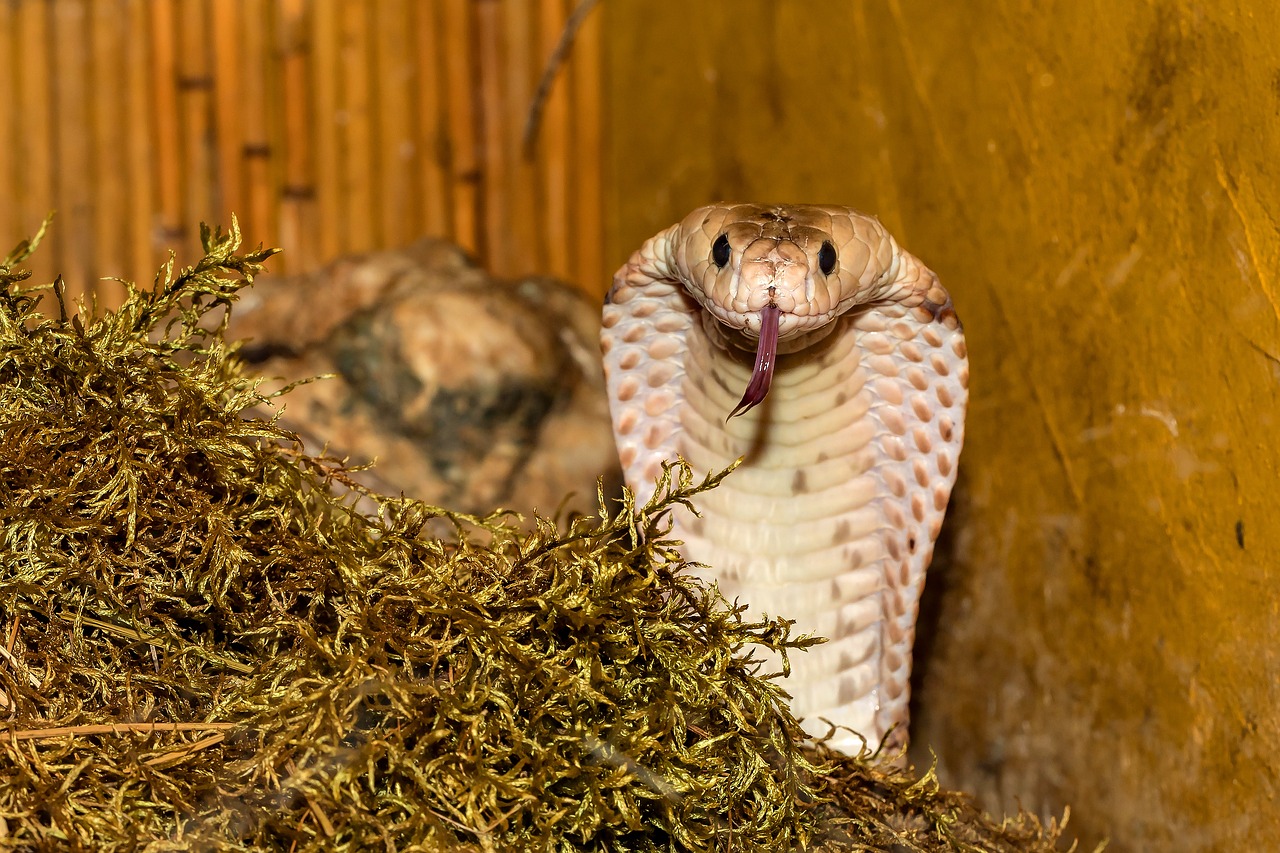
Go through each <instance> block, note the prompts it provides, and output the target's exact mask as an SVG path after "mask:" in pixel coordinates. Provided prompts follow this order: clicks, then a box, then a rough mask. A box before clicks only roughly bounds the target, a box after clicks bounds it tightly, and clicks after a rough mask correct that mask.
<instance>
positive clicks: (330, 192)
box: [311, 0, 432, 260]
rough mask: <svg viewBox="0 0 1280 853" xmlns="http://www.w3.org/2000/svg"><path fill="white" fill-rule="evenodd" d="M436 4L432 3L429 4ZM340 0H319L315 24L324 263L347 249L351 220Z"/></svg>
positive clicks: (314, 127)
mask: <svg viewBox="0 0 1280 853" xmlns="http://www.w3.org/2000/svg"><path fill="white" fill-rule="evenodd" d="M426 5H428V6H430V5H432V4H430V3H428V4H426ZM338 8H339V2H338V0H316V2H315V3H314V8H313V13H312V21H311V54H312V57H313V58H314V62H313V63H312V65H311V96H312V103H313V104H314V107H313V111H312V124H311V136H312V139H313V141H314V143H315V170H316V204H317V207H318V208H319V210H318V215H319V218H320V222H319V226H318V228H317V231H318V235H319V246H318V248H317V252H318V254H319V256H320V258H321V259H322V260H328V259H330V258H334V257H337V256H338V255H339V254H341V253H342V252H343V251H345V250H346V248H347V244H346V233H347V217H348V214H349V211H348V210H347V208H346V205H344V204H343V203H342V196H341V193H340V186H341V180H342V160H341V146H340V145H339V139H338V133H339V129H340V122H341V119H340V109H341V108H340V106H339V103H338V78H339V77H341V75H342V67H341V65H340V63H339V60H338V57H339V52H338V41H339V35H338Z"/></svg>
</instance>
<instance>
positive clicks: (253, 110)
mask: <svg viewBox="0 0 1280 853" xmlns="http://www.w3.org/2000/svg"><path fill="white" fill-rule="evenodd" d="M245 10H246V14H245V16H244V28H243V30H241V39H242V40H243V41H242V44H243V46H244V52H243V54H242V55H243V57H244V60H243V67H244V70H245V73H244V76H243V78H242V79H243V81H244V90H243V92H242V93H241V105H242V106H241V109H242V110H243V113H244V127H245V141H244V148H243V149H242V155H241V156H242V157H243V162H244V165H243V171H244V178H245V189H244V195H245V202H246V206H247V216H246V217H245V220H246V221H245V222H243V223H241V230H242V231H244V232H245V233H247V234H257V235H261V236H260V238H259V239H261V240H262V241H264V242H266V243H270V244H272V245H275V244H276V243H278V241H279V239H280V238H279V235H280V226H279V221H278V213H279V207H278V205H277V203H276V201H277V196H276V192H275V180H274V178H275V171H276V169H275V166H276V159H277V157H278V156H279V154H278V152H277V151H276V150H275V149H274V148H273V147H272V145H271V141H272V140H271V124H272V119H273V116H272V115H271V109H270V98H269V95H268V91H267V89H268V86H269V85H270V77H269V74H270V71H271V58H270V54H271V50H272V45H273V44H274V43H275V39H274V38H273V28H272V26H271V25H272V21H271V18H270V15H269V11H270V10H269V9H267V8H264V6H263V5H262V4H259V3H253V2H250V3H246V6H245Z"/></svg>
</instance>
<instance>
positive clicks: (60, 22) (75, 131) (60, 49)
mask: <svg viewBox="0 0 1280 853" xmlns="http://www.w3.org/2000/svg"><path fill="white" fill-rule="evenodd" d="M51 8H52V10H53V44H54V51H55V54H56V56H57V57H58V67H59V72H58V73H57V74H55V75H53V78H52V79H53V131H54V156H55V157H56V158H57V162H58V168H57V170H56V171H55V173H54V192H55V196H54V198H55V199H56V203H57V207H58V210H59V211H60V215H61V217H62V222H61V227H60V229H59V230H60V234H59V239H60V243H59V248H60V249H61V252H62V269H61V270H59V271H60V272H61V273H63V274H64V275H65V276H66V278H67V293H68V294H69V295H71V296H80V295H83V294H85V293H87V292H89V291H91V290H92V285H91V283H90V281H89V267H90V263H89V258H90V257H91V256H92V254H93V251H94V245H93V230H94V229H93V221H92V219H91V210H90V199H89V193H88V190H89V186H90V183H89V176H90V168H89V167H90V160H89V134H88V129H89V104H88V97H87V95H88V93H87V91H86V87H87V84H88V77H89V74H88V62H87V59H88V56H89V45H88V21H87V20H86V19H87V10H86V9H85V0H56V2H54V3H52V4H51ZM72 234H75V235H80V239H78V240H71V239H68V238H69V236H70V235H72Z"/></svg>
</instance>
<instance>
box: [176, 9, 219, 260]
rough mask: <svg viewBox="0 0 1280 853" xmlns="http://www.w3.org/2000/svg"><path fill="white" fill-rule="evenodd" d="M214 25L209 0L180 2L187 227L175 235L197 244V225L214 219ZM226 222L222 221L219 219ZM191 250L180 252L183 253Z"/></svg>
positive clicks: (180, 88) (184, 213) (184, 242)
mask: <svg viewBox="0 0 1280 853" xmlns="http://www.w3.org/2000/svg"><path fill="white" fill-rule="evenodd" d="M211 26H212V21H211V15H210V9H209V0H182V3H181V5H180V6H179V7H178V39H177V41H178V56H177V69H178V80H177V84H178V109H179V110H180V111H181V118H180V121H181V130H180V139H181V151H182V174H183V197H182V207H181V209H182V223H183V233H182V234H181V235H180V236H178V237H177V238H176V240H175V242H176V243H178V244H179V245H180V246H182V247H183V248H184V249H186V250H190V249H191V248H193V247H194V245H195V243H194V237H195V233H196V231H195V229H196V226H197V225H198V224H199V223H201V222H208V223H211V224H212V223H214V221H215V220H216V219H217V210H215V208H214V203H213V196H214V187H215V186H216V185H217V167H216V159H215V156H214V152H213V144H214V141H213V133H214V129H213V126H212V124H211V121H210V119H211V118H212V113H213V110H212V106H213V102H212V99H213V68H212V64H211V57H210V55H209V48H208V42H209V31H210V28H211ZM218 224H221V223H218ZM185 254H186V252H185V251H184V252H181V253H180V256H184V255H185Z"/></svg>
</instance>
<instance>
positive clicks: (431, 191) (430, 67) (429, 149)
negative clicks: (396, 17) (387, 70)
mask: <svg viewBox="0 0 1280 853" xmlns="http://www.w3.org/2000/svg"><path fill="white" fill-rule="evenodd" d="M410 8H411V18H410V20H411V22H412V26H413V31H414V38H415V50H414V53H415V54H417V62H416V66H415V68H416V73H417V77H416V85H415V91H416V94H417V109H416V110H415V115H414V118H415V124H414V127H415V133H416V136H417V139H418V144H419V146H420V147H421V149H422V157H421V159H420V161H419V164H418V166H419V176H418V181H417V184H416V186H417V191H418V195H419V197H420V198H421V199H422V231H423V233H425V234H432V235H435V236H438V237H446V236H448V235H449V234H451V233H452V231H453V228H452V225H451V214H452V208H453V195H452V192H451V188H450V185H449V156H448V151H447V143H448V140H447V130H446V123H445V120H444V100H443V98H442V96H441V86H442V81H443V79H444V49H443V46H442V44H441V38H442V37H441V26H440V4H439V3H417V4H414V5H413V6H411V7H410Z"/></svg>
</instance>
